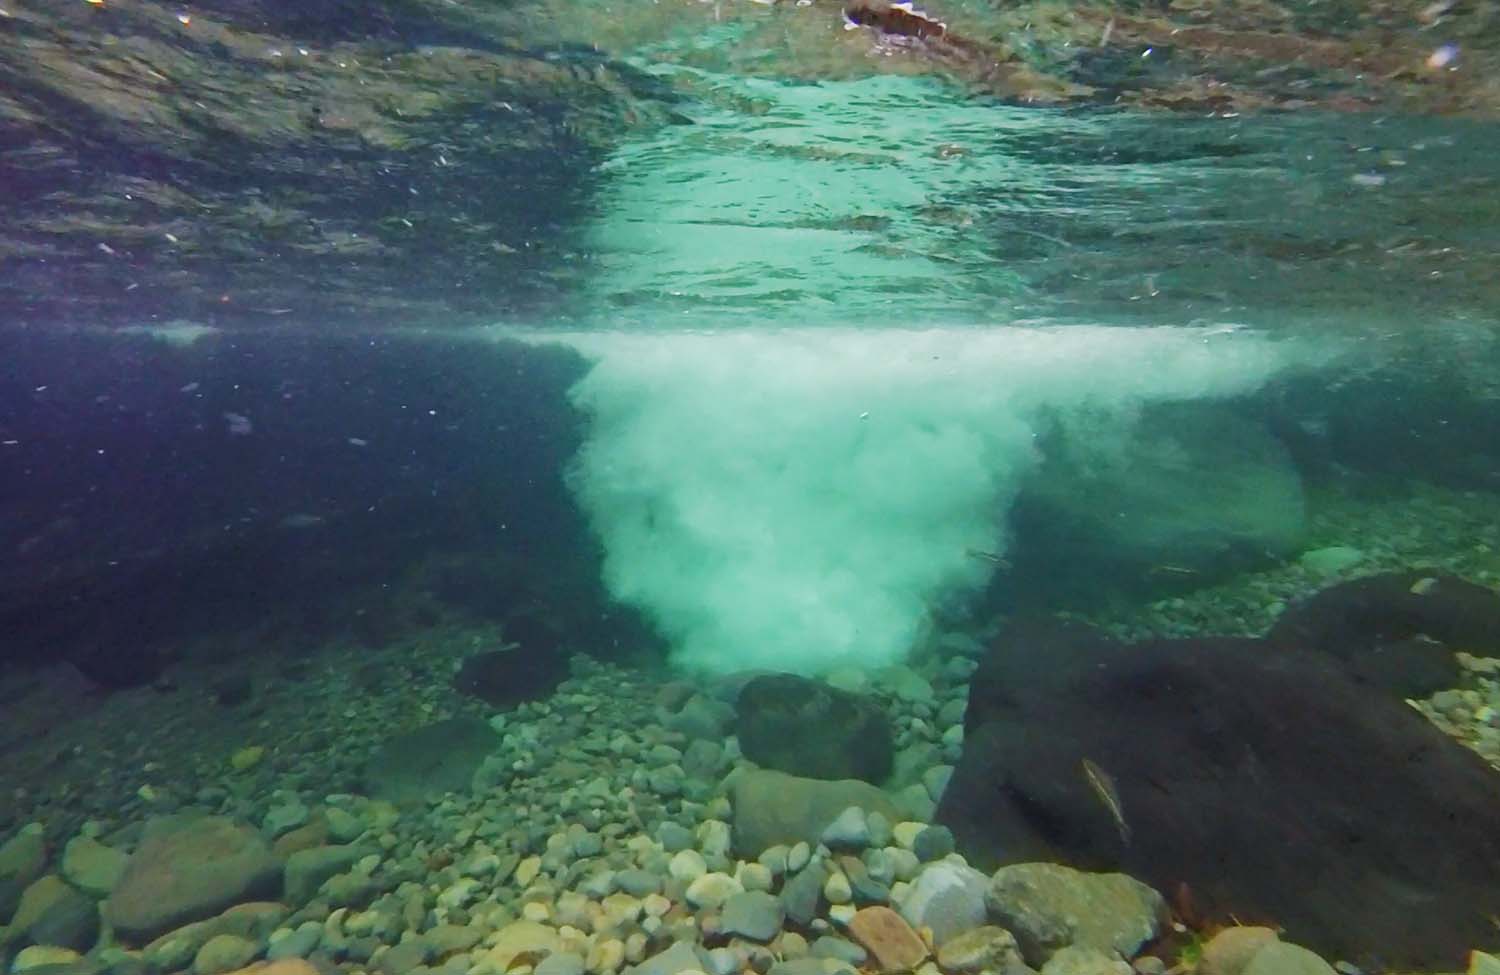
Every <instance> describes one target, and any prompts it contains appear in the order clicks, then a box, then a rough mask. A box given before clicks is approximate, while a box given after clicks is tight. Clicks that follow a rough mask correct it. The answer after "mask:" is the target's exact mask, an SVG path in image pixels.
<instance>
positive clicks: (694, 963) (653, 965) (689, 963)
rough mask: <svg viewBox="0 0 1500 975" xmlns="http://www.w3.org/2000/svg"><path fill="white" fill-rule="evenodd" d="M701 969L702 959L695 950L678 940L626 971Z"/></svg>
mask: <svg viewBox="0 0 1500 975" xmlns="http://www.w3.org/2000/svg"><path fill="white" fill-rule="evenodd" d="M702 969H703V959H702V958H700V957H699V956H698V952H697V950H696V949H695V948H694V947H693V946H692V945H691V944H689V943H687V942H686V941H679V942H677V943H675V944H673V945H672V947H670V948H668V949H666V950H665V951H661V952H658V953H656V954H654V955H652V956H651V957H650V958H647V959H646V960H645V961H643V962H641V963H640V964H639V965H635V966H632V967H631V968H628V969H626V971H627V972H629V973H630V975H678V973H679V972H688V971H701V970H702Z"/></svg>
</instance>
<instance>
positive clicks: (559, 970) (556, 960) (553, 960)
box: [536, 951, 584, 975]
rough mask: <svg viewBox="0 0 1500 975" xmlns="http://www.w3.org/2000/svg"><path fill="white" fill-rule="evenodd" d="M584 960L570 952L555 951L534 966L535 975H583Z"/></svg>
mask: <svg viewBox="0 0 1500 975" xmlns="http://www.w3.org/2000/svg"><path fill="white" fill-rule="evenodd" d="M583 972H584V959H583V958H580V957H579V956H578V955H576V954H574V953H573V952H571V951H556V952H553V953H552V954H550V955H548V956H547V957H546V958H543V959H542V960H541V963H540V964H538V965H537V966H536V975H583Z"/></svg>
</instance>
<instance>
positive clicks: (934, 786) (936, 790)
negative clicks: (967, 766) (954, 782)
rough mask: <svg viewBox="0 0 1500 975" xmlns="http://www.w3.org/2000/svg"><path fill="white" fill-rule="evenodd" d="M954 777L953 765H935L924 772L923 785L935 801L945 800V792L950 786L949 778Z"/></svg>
mask: <svg viewBox="0 0 1500 975" xmlns="http://www.w3.org/2000/svg"><path fill="white" fill-rule="evenodd" d="M951 778H953V766H952V765H934V766H933V767H932V768H930V769H928V770H927V771H926V772H924V773H922V785H923V787H924V788H926V789H927V794H928V795H929V796H931V797H932V801H933V802H942V801H943V792H944V791H946V790H947V788H948V780H949V779H951Z"/></svg>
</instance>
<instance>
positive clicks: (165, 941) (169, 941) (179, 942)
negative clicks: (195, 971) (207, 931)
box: [141, 931, 207, 972]
mask: <svg viewBox="0 0 1500 975" xmlns="http://www.w3.org/2000/svg"><path fill="white" fill-rule="evenodd" d="M206 940H207V939H206V938H199V937H194V936H192V932H190V931H184V932H183V933H181V934H178V933H176V932H174V933H173V934H171V935H169V936H167V937H163V938H157V939H156V940H155V941H153V942H151V944H149V945H147V946H146V948H145V950H143V951H142V952H141V956H142V957H143V958H144V959H145V961H146V964H147V965H149V966H150V967H151V968H152V969H153V970H155V971H160V972H179V971H182V970H183V969H185V968H187V967H188V966H189V965H191V964H192V963H193V956H194V955H196V954H197V953H198V949H199V948H201V947H202V946H203V942H204V941H206Z"/></svg>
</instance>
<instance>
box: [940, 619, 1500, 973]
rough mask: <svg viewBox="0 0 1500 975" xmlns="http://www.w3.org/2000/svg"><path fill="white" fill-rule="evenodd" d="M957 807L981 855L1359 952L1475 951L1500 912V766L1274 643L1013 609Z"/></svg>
mask: <svg viewBox="0 0 1500 975" xmlns="http://www.w3.org/2000/svg"><path fill="white" fill-rule="evenodd" d="M965 733H966V736H965V748H964V755H963V759H962V761H961V762H960V764H959V766H958V768H957V770H956V772H955V774H954V776H953V780H952V783H951V785H950V786H949V788H948V791H947V793H946V794H945V796H944V799H943V802H942V805H941V806H940V807H939V810H938V820H939V821H940V822H942V823H945V824H947V825H948V826H950V827H951V828H952V829H953V831H954V833H955V834H956V835H957V837H958V839H959V849H960V851H962V852H963V853H964V854H965V856H967V857H968V858H969V859H970V860H971V861H972V862H974V863H976V864H979V865H982V866H985V867H995V866H998V865H1000V864H1007V863H1019V862H1026V861H1033V860H1046V861H1057V862H1063V863H1067V864H1070V865H1072V866H1075V867H1079V868H1082V869H1089V870H1118V871H1121V872H1123V873H1127V874H1130V875H1131V876H1134V877H1138V878H1140V879H1142V880H1144V881H1146V882H1148V883H1150V884H1151V885H1152V886H1154V887H1156V888H1157V889H1159V890H1162V891H1164V892H1166V893H1167V894H1168V895H1169V896H1171V897H1173V898H1174V900H1175V901H1177V902H1179V909H1180V910H1182V909H1190V910H1191V912H1192V913H1194V914H1195V915H1197V916H1199V917H1200V918H1201V919H1203V920H1214V921H1224V922H1228V921H1229V920H1230V919H1231V917H1232V918H1233V919H1235V920H1236V921H1238V922H1239V923H1255V922H1257V921H1268V922H1272V923H1274V924H1275V925H1278V926H1281V927H1283V928H1284V929H1285V931H1286V935H1287V937H1288V939H1289V940H1292V941H1296V942H1298V943H1301V944H1306V945H1308V946H1310V947H1312V948H1314V949H1315V950H1317V951H1318V952H1319V953H1320V954H1322V955H1325V956H1328V957H1340V958H1344V959H1347V960H1350V961H1354V962H1356V963H1358V962H1360V961H1362V960H1365V959H1367V958H1372V957H1379V958H1380V959H1381V961H1382V962H1383V963H1385V964H1391V965H1398V966H1411V967H1417V968H1427V967H1439V968H1441V967H1444V966H1447V967H1454V968H1457V967H1460V963H1461V960H1462V958H1463V957H1464V952H1465V951H1466V950H1467V949H1468V948H1469V947H1470V946H1472V945H1475V944H1479V945H1483V944H1486V943H1489V942H1490V941H1491V940H1493V938H1494V928H1493V925H1492V923H1491V922H1490V920H1489V917H1490V916H1491V915H1493V914H1495V913H1497V912H1500V887H1496V885H1495V883H1494V878H1495V876H1496V875H1497V873H1500V835H1497V834H1496V833H1495V831H1494V829H1493V818H1494V813H1495V810H1496V809H1500V779H1497V778H1496V776H1495V774H1494V772H1493V771H1492V770H1490V769H1489V768H1488V767H1487V766H1486V765H1485V764H1484V763H1483V761H1482V760H1481V759H1479V758H1478V757H1477V756H1476V755H1474V754H1472V753H1471V752H1469V751H1468V750H1467V749H1465V748H1463V747H1462V746H1461V745H1459V744H1457V743H1456V742H1454V741H1452V740H1451V739H1449V738H1448V737H1446V736H1445V735H1443V734H1442V733H1441V732H1440V731H1438V730H1437V729H1436V728H1434V727H1432V726H1431V725H1430V724H1428V723H1427V722H1426V721H1424V720H1423V719H1422V718H1421V717H1420V716H1419V715H1418V714H1416V713H1415V712H1414V711H1413V710H1412V709H1411V708H1409V707H1408V706H1406V705H1405V704H1403V703H1402V702H1401V701H1400V700H1399V699H1397V698H1396V697H1395V696H1394V695H1391V694H1389V693H1388V692H1385V691H1382V690H1380V689H1377V688H1374V687H1371V686H1370V685H1368V684H1366V683H1361V682H1360V681H1358V680H1356V679H1354V678H1353V677H1351V675H1350V674H1349V672H1348V670H1347V668H1346V667H1344V666H1343V665H1342V664H1341V663H1340V662H1338V661H1336V660H1334V659H1332V658H1330V657H1328V656H1325V655H1323V654H1319V653H1317V652H1315V651H1313V652H1306V651H1305V652H1300V653H1296V652H1278V650H1277V648H1275V647H1273V646H1272V645H1270V644H1269V643H1267V642H1266V641H1262V640H1253V639H1229V638H1216V639H1192V640H1155V641H1148V642H1143V643H1138V644H1133V645H1126V644H1122V643H1119V642H1117V641H1114V640H1112V639H1110V638H1108V637H1105V636H1103V635H1101V634H1099V633H1097V632H1096V631H1094V630H1092V629H1090V628H1088V627H1084V626H1079V625H1070V624H1061V623H1050V622H1048V623H1032V624H1021V625H1017V626H1014V627H1012V628H1011V629H1010V630H1009V631H1008V632H1007V633H1006V634H1004V635H1003V636H1002V637H1001V638H1000V639H999V640H998V641H997V642H996V643H995V645H994V646H993V647H992V649H991V652H990V654H989V655H988V657H986V658H985V660H984V662H983V663H982V664H981V666H980V669H979V671H978V672H977V673H976V674H975V678H974V682H973V684H972V686H971V696H970V703H969V710H968V715H967V720H966V724H965Z"/></svg>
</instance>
